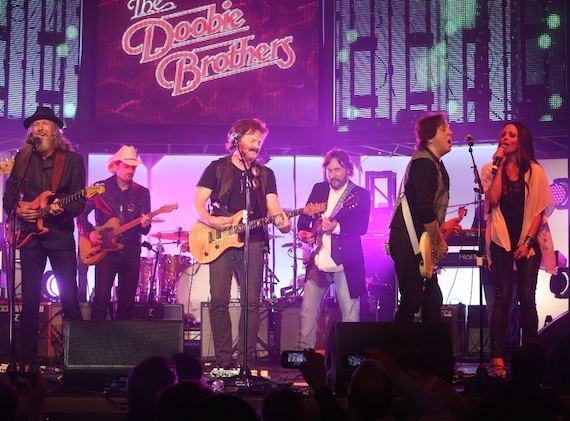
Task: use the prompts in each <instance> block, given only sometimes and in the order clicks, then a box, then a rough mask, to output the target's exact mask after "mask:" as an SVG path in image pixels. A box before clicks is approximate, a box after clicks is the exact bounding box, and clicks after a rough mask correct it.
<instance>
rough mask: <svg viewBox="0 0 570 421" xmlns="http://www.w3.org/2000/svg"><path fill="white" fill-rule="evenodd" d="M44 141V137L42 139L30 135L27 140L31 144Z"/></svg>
mask: <svg viewBox="0 0 570 421" xmlns="http://www.w3.org/2000/svg"><path fill="white" fill-rule="evenodd" d="M41 141H42V139H40V138H39V137H37V136H36V137H30V138H29V139H28V140H26V142H27V143H28V144H29V145H37V144H38V143H40V142H41Z"/></svg>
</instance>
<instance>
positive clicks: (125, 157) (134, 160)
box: [107, 145, 141, 174]
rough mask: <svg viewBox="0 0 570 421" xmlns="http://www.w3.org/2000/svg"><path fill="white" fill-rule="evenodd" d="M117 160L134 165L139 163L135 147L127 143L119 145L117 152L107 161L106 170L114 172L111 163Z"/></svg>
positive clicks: (136, 165)
mask: <svg viewBox="0 0 570 421" xmlns="http://www.w3.org/2000/svg"><path fill="white" fill-rule="evenodd" d="M117 161H121V162H124V163H125V164H127V165H132V166H134V167H138V166H139V165H140V164H141V161H140V158H139V157H138V156H137V150H136V149H135V147H134V146H128V145H123V146H121V149H119V150H118V151H117V153H116V154H115V155H113V156H112V157H111V158H109V160H108V161H107V170H108V171H109V172H110V173H113V174H115V172H116V171H115V170H114V169H113V164H114V163H115V162H117Z"/></svg>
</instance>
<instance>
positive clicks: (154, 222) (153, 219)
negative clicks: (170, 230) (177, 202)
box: [150, 218, 166, 224]
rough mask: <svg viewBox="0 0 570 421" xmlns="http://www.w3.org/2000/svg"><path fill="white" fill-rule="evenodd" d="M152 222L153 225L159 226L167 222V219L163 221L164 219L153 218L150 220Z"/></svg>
mask: <svg viewBox="0 0 570 421" xmlns="http://www.w3.org/2000/svg"><path fill="white" fill-rule="evenodd" d="M150 222H151V223H152V224H158V223H159V222H166V219H162V218H152V219H151V220H150Z"/></svg>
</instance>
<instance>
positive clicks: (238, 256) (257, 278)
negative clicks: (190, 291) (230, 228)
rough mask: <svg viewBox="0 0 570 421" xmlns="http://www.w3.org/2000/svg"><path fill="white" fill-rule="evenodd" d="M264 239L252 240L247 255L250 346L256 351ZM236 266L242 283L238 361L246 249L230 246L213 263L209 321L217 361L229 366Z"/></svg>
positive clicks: (240, 353) (240, 343)
mask: <svg viewBox="0 0 570 421" xmlns="http://www.w3.org/2000/svg"><path fill="white" fill-rule="evenodd" d="M263 245H264V242H263V241H252V242H251V243H250V245H249V258H248V269H249V271H248V272H249V276H248V303H247V310H248V313H247V316H248V320H247V349H248V352H250V353H251V352H253V351H254V350H255V347H256V345H257V335H258V333H259V324H260V315H259V312H260V309H259V308H260V299H261V283H262V280H263V264H264V261H263ZM236 269H237V272H238V275H239V277H238V280H239V285H240V300H241V315H240V321H239V341H238V362H241V360H242V358H243V348H244V347H243V334H242V332H243V331H244V330H243V324H244V311H245V308H246V306H245V305H244V297H245V270H244V248H233V247H232V248H229V249H227V250H226V251H225V252H224V253H222V255H221V256H220V257H218V258H217V259H216V260H214V261H213V262H212V263H210V295H211V301H210V324H211V326H212V339H213V341H214V352H215V354H216V363H217V364H218V365H219V366H225V365H228V364H229V363H230V362H231V360H232V354H233V344H232V323H231V319H230V313H229V309H228V306H229V303H230V291H231V282H232V277H233V274H234V270H236Z"/></svg>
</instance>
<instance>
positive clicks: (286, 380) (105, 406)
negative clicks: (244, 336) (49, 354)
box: [0, 358, 490, 421]
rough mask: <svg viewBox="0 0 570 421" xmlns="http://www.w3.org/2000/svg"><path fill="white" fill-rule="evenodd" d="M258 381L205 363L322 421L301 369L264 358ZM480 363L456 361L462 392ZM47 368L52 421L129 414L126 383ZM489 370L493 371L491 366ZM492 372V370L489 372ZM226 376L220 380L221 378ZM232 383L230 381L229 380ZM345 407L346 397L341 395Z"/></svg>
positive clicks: (399, 406) (401, 407) (245, 392)
mask: <svg viewBox="0 0 570 421" xmlns="http://www.w3.org/2000/svg"><path fill="white" fill-rule="evenodd" d="M248 365H249V367H250V368H251V371H252V376H254V377H253V379H254V381H253V382H252V383H253V386H251V387H240V386H234V385H232V380H231V377H229V376H231V375H235V374H238V373H239V371H237V370H226V371H225V372H223V371H220V370H217V369H215V368H214V367H212V365H211V364H209V363H204V364H203V373H204V375H203V379H204V380H205V381H208V382H210V383H211V381H212V380H213V378H212V376H211V374H212V371H213V372H214V373H217V375H218V377H215V378H217V379H221V380H222V381H224V382H226V383H227V387H226V388H225V390H224V391H225V392H229V393H236V394H239V395H240V396H242V397H243V398H244V399H245V400H246V401H248V402H249V403H250V404H251V405H252V406H253V407H254V408H256V409H257V407H258V405H259V403H260V402H261V400H262V398H263V396H264V395H265V394H266V393H267V392H268V391H269V390H271V389H272V388H275V387H286V388H289V387H291V388H293V389H294V390H295V391H298V392H299V393H302V394H303V401H304V403H305V407H306V410H307V414H308V420H318V419H320V413H319V409H318V406H317V405H316V403H315V401H314V399H313V397H312V396H311V394H310V390H309V388H308V386H307V384H306V383H305V381H304V379H303V377H302V375H301V373H300V372H299V370H297V369H285V368H282V367H281V366H280V363H279V362H278V361H276V359H275V358H262V359H256V360H255V361H250V362H249V364H248ZM478 366H479V364H478V363H476V362H472V361H456V362H455V364H454V368H455V371H454V379H455V381H456V386H457V389H458V390H459V391H462V390H463V389H464V387H463V385H464V382H465V381H469V379H473V378H474V375H475V373H476V371H477V368H478ZM6 367H7V364H6V362H2V364H1V365H0V370H2V371H4V370H5V369H6ZM43 368H44V370H45V371H44V378H45V379H46V382H47V385H48V389H49V392H48V396H47V398H46V400H45V404H44V414H45V415H46V416H48V417H49V419H50V420H51V421H58V420H59V421H71V420H77V419H82V421H99V420H106V421H114V420H120V419H121V418H122V417H123V416H124V415H125V413H126V410H127V406H126V398H125V391H124V384H119V385H118V387H117V388H114V389H112V388H111V389H107V390H104V391H103V390H101V391H84V392H82V393H69V392H66V391H65V390H64V388H63V382H62V380H63V377H64V376H65V373H64V371H63V368H62V367H60V366H49V367H43ZM486 368H488V369H489V367H488V365H487V366H486ZM489 370H490V369H489ZM220 375H221V376H222V377H219V376H220ZM258 376H262V377H263V379H267V383H269V385H264V384H262V383H265V382H260V380H261V379H260V377H258ZM228 380H229V381H228ZM338 399H339V400H340V401H341V404H342V405H344V403H345V397H344V396H338ZM467 399H468V400H469V402H470V403H469V404H470V405H471V404H473V405H474V404H475V403H476V402H477V399H478V398H477V397H476V396H475V397H468V398H467ZM395 406H396V409H395V410H396V411H400V412H402V413H404V412H405V411H406V407H405V404H404V402H403V401H401V400H398V399H397V400H396V401H395ZM16 419H17V420H26V419H28V418H27V406H26V400H25V397H21V399H20V402H19V407H18V416H17V418H16Z"/></svg>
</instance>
